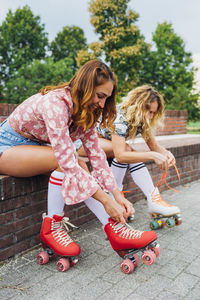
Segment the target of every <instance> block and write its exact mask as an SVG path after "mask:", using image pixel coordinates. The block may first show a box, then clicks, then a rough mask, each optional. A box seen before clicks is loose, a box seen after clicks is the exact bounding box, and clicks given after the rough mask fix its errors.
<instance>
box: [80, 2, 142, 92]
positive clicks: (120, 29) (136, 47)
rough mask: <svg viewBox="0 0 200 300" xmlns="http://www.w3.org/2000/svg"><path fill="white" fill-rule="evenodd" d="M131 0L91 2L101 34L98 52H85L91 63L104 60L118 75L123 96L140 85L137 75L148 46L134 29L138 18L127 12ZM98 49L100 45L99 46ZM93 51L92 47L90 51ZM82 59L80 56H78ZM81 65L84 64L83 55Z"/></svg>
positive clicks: (131, 12)
mask: <svg viewBox="0 0 200 300" xmlns="http://www.w3.org/2000/svg"><path fill="white" fill-rule="evenodd" d="M128 2H129V0H104V1H102V0H91V1H90V7H89V10H90V13H91V20H90V21H91V23H92V25H93V26H94V28H95V32H96V33H98V34H99V39H100V42H99V43H98V49H99V51H98V52H96V53H94V51H90V52H89V53H88V52H87V53H86V52H85V57H86V58H87V57H88V59H89V58H91V57H92V55H93V57H94V58H95V56H97V57H98V55H102V57H105V61H106V62H107V63H109V64H110V66H111V68H112V69H113V70H114V71H115V73H116V75H117V78H118V84H119V92H120V95H124V94H126V93H127V91H128V90H130V89H131V88H133V86H134V85H136V83H137V82H138V81H139V77H138V72H139V70H140V69H141V68H142V67H143V64H142V56H143V52H144V51H145V49H147V48H148V45H147V44H146V43H145V41H144V38H143V36H142V35H141V34H140V31H139V29H138V27H137V26H136V25H135V22H136V21H137V19H138V17H139V15H138V14H137V13H136V12H134V11H133V10H131V9H128ZM96 45H97V44H96ZM90 49H91V47H90ZM79 55H80V53H79ZM78 59H79V61H82V62H84V55H83V53H81V59H80V56H79V57H78Z"/></svg>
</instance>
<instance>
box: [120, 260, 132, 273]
mask: <svg viewBox="0 0 200 300" xmlns="http://www.w3.org/2000/svg"><path fill="white" fill-rule="evenodd" d="M120 268H121V270H122V272H123V273H125V274H130V273H131V272H133V270H134V264H133V262H132V261H131V260H130V259H128V258H127V259H125V260H124V261H123V262H122V263H121V266H120Z"/></svg>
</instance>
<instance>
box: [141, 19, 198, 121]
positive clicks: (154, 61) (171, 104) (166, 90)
mask: <svg viewBox="0 0 200 300" xmlns="http://www.w3.org/2000/svg"><path fill="white" fill-rule="evenodd" d="M153 41H154V43H155V50H153V51H151V52H148V53H146V56H144V60H143V65H144V67H143V69H141V70H140V73H139V76H140V84H142V83H150V84H152V85H154V86H155V87H156V88H157V89H158V90H159V92H161V93H162V94H163V95H164V97H165V103H166V108H168V109H187V110H188V116H189V119H190V118H197V117H198V115H199V109H198V107H197V105H196V104H197V99H198V95H197V94H195V93H194V92H193V83H194V70H193V67H192V55H191V53H190V52H186V51H185V44H184V41H183V40H182V38H181V37H179V36H178V35H177V34H176V33H175V32H174V30H173V28H172V24H168V23H166V22H164V23H162V24H158V26H157V28H156V31H155V33H154V34H153Z"/></svg>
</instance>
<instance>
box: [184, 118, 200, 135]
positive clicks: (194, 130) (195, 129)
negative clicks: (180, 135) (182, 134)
mask: <svg viewBox="0 0 200 300" xmlns="http://www.w3.org/2000/svg"><path fill="white" fill-rule="evenodd" d="M187 133H190V134H200V121H189V122H188V124H187Z"/></svg>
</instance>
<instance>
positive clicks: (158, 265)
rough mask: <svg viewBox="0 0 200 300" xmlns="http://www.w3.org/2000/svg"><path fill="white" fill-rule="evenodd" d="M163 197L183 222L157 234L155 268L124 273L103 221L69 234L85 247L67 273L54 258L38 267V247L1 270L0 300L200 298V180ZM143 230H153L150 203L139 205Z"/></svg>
mask: <svg viewBox="0 0 200 300" xmlns="http://www.w3.org/2000/svg"><path fill="white" fill-rule="evenodd" d="M177 189H178V190H179V191H181V193H175V192H173V191H171V190H168V191H166V192H163V193H162V196H163V198H164V199H166V200H167V201H168V202H169V203H173V204H175V205H177V206H179V207H180V209H181V213H182V219H183V223H182V224H181V225H180V226H177V227H175V228H171V229H169V228H163V229H160V230H158V231H157V234H158V240H159V244H160V246H161V253H160V256H159V257H158V259H157V260H156V262H155V263H154V264H153V265H152V266H147V265H144V264H143V263H142V262H141V261H140V263H139V266H138V267H137V268H136V269H135V270H134V272H133V273H131V274H129V275H126V274H124V273H122V272H121V270H120V263H121V262H122V259H121V258H120V257H119V256H118V255H117V254H116V253H115V252H114V251H113V250H112V248H111V246H110V244H109V242H108V241H107V240H105V234H104V232H103V230H102V228H101V224H100V223H99V221H97V220H95V221H92V222H89V223H87V224H85V225H84V226H82V227H81V229H78V230H76V231H74V232H73V233H72V234H71V236H72V238H73V239H74V240H75V241H77V242H78V244H79V245H80V246H81V248H82V253H81V257H80V260H79V262H78V264H77V265H76V266H74V267H73V268H70V269H69V270H68V271H67V272H65V273H61V272H58V271H57V268H56V263H55V260H54V261H52V262H50V263H48V264H47V265H43V266H40V265H38V264H37V263H36V256H37V254H38V253H39V251H40V249H35V250H33V251H31V252H29V253H27V254H26V255H23V256H22V257H19V258H15V259H11V260H9V261H8V262H7V263H6V264H4V265H2V266H0V299H5V300H6V299H14V300H23V299H29V300H35V299H39V298H41V299H43V300H118V299H119V300H125V299H126V300H133V299H134V300H151V299H159V300H168V299H173V300H178V299H181V300H182V299H187V300H194V299H198V300H199V299H200V212H199V211H200V180H198V181H195V182H192V183H189V184H186V185H185V186H179V187H177ZM134 207H135V210H136V214H135V220H134V221H133V223H132V224H131V225H132V226H133V227H134V228H136V229H139V230H149V217H148V212H147V206H146V201H145V200H141V201H139V202H137V203H136V204H135V205H134Z"/></svg>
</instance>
